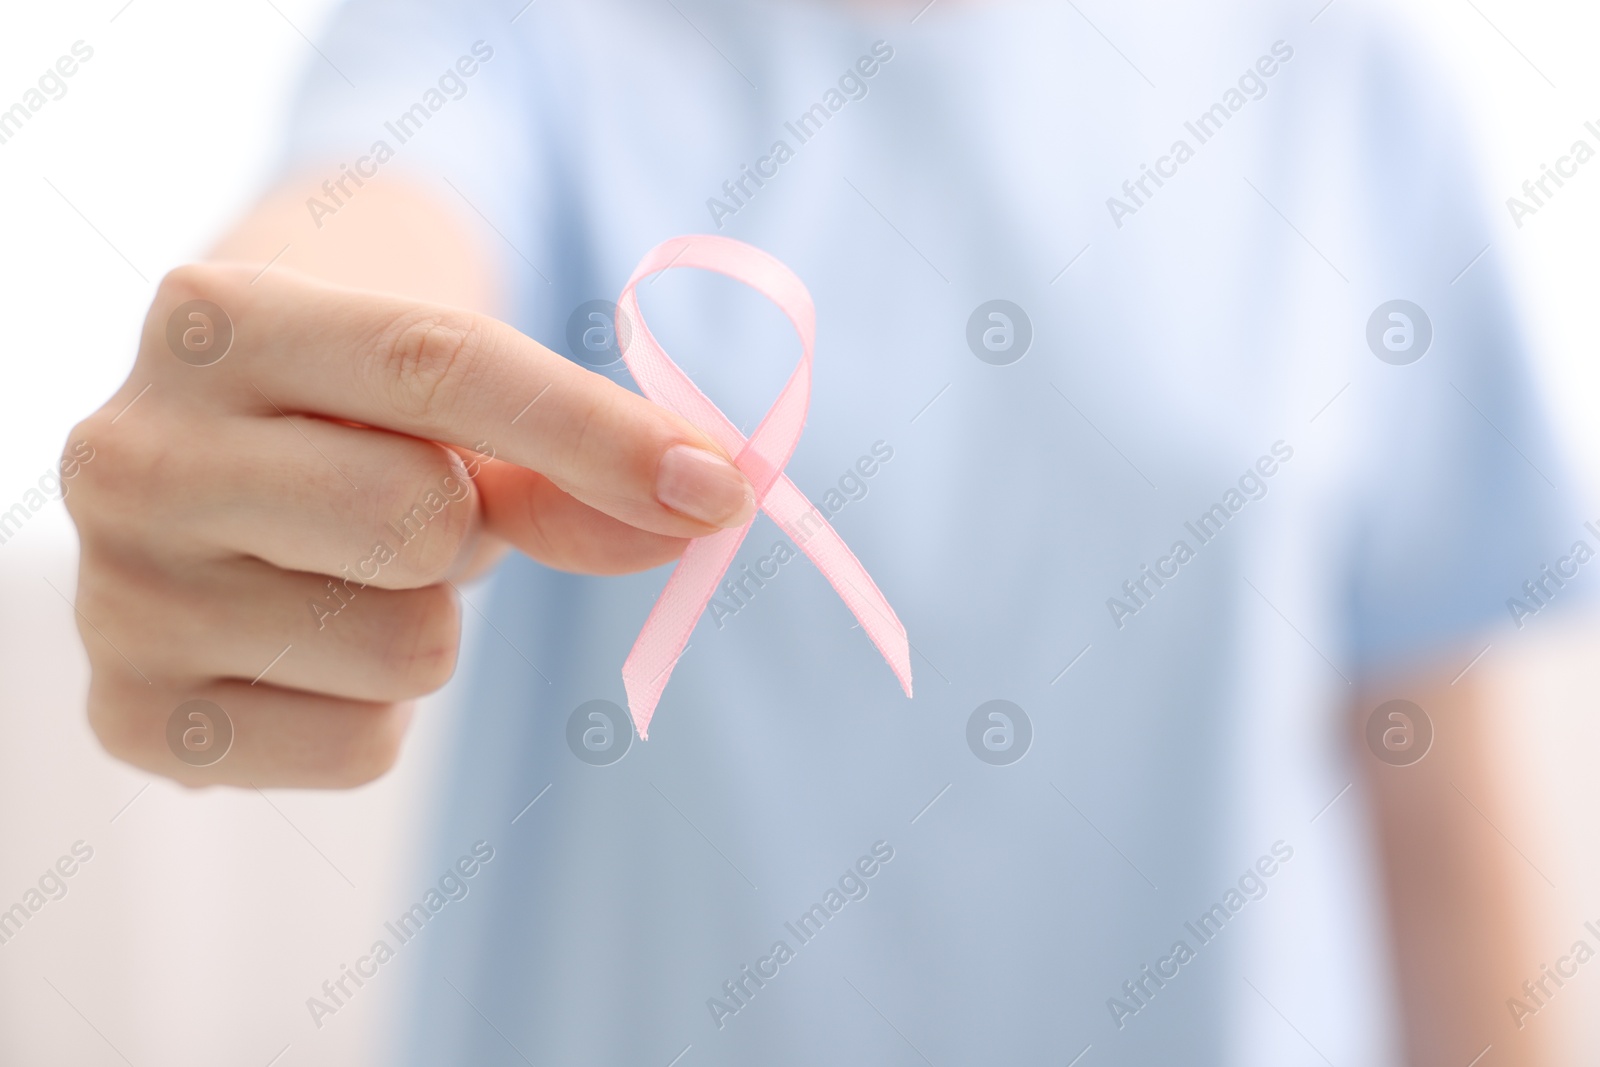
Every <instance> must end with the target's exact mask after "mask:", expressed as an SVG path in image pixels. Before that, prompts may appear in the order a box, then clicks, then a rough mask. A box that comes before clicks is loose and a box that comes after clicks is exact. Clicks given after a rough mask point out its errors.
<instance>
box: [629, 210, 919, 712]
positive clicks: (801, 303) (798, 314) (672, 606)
mask: <svg viewBox="0 0 1600 1067" xmlns="http://www.w3.org/2000/svg"><path fill="white" fill-rule="evenodd" d="M672 267H695V268H698V269H700V270H709V271H714V272H716V273H718V274H722V275H725V276H727V277H729V278H732V279H733V280H734V281H737V282H740V283H742V284H744V285H748V286H749V287H750V288H752V289H754V290H756V291H757V292H759V293H761V294H762V295H763V296H765V297H766V298H767V299H768V300H771V301H772V302H773V303H774V304H776V305H777V306H778V308H779V309H780V310H782V311H783V313H784V315H786V316H787V317H788V319H789V322H790V323H791V324H792V325H793V326H794V330H795V333H797V334H799V336H800V362H799V364H798V365H796V367H795V369H794V373H793V374H791V375H790V376H789V380H788V381H787V382H786V383H785V384H784V387H783V389H782V390H781V391H780V392H779V393H778V397H777V399H776V400H774V401H773V402H772V407H771V408H770V409H769V410H768V411H767V414H766V415H765V416H764V417H763V418H762V420H761V424H760V425H759V426H757V427H756V430H755V432H754V433H752V434H751V435H750V436H749V437H748V438H746V437H745V436H744V434H742V433H740V432H739V428H738V427H737V426H735V425H734V424H733V423H732V421H730V420H729V419H728V417H727V416H726V415H724V414H723V413H722V410H721V409H720V408H718V407H717V405H716V404H714V403H712V402H711V399H710V398H709V397H707V396H706V395H705V394H704V393H703V392H701V391H700V389H699V388H698V387H697V386H696V385H695V384H694V382H693V381H691V380H690V379H689V376H688V375H687V374H685V373H684V372H683V370H682V369H681V368H679V367H678V365H677V364H676V363H674V362H672V359H671V357H669V356H668V355H667V353H666V350H665V349H663V348H662V347H661V344H660V342H658V341H657V340H656V339H655V335H654V334H652V333H651V332H650V328H649V327H648V326H647V325H645V321H644V316H643V315H642V314H641V313H640V311H639V294H638V290H637V286H638V284H639V282H641V281H643V280H644V279H645V278H647V277H649V276H650V275H652V274H656V273H659V272H660V271H664V270H667V269H669V268H672ZM816 332H817V324H816V308H815V306H814V305H813V304H812V302H811V293H810V292H809V291H807V289H806V287H805V283H804V282H802V281H801V280H800V279H799V277H798V276H797V275H796V274H795V273H794V272H793V271H792V270H790V269H789V268H788V267H786V266H785V265H784V264H783V263H782V262H780V261H779V260H778V259H776V258H775V257H773V256H771V255H769V254H768V253H766V252H763V251H762V250H761V249H759V248H755V247H753V246H751V245H747V244H745V243H744V242H743V241H735V240H733V239H732V238H729V237H718V236H713V235H708V234H698V235H690V236H684V237H673V238H670V239H668V240H666V241H663V242H661V243H660V244H659V245H657V246H656V247H654V248H652V249H651V250H650V251H649V252H647V253H645V256H644V258H643V259H642V260H640V261H639V265H638V267H636V268H635V269H634V272H633V276H632V277H630V278H629V279H628V284H627V285H626V286H624V287H623V290H622V295H621V296H620V297H619V298H618V299H617V338H618V340H619V342H620V346H621V349H622V358H623V361H624V362H626V363H627V365H628V370H629V371H630V372H632V374H633V377H634V380H635V381H637V382H638V383H639V388H640V389H641V390H642V391H643V392H644V395H645V396H646V397H648V398H649V399H651V400H653V401H654V402H655V403H657V404H660V405H661V406H662V407H664V408H666V409H668V410H669V411H672V412H674V413H676V414H678V415H680V416H682V417H683V418H685V419H687V420H688V421H689V422H691V423H693V424H694V425H695V426H696V427H698V428H699V429H700V430H701V432H703V433H705V434H706V435H707V436H708V437H710V438H711V439H712V440H713V441H715V442H716V443H717V444H718V445H720V446H721V447H722V448H723V450H724V451H726V452H727V453H728V455H730V456H733V457H734V463H735V464H736V465H737V466H738V468H739V470H740V471H741V472H742V473H743V474H744V476H745V477H746V478H747V479H749V481H750V484H751V485H752V486H753V487H754V488H755V493H756V500H757V503H758V505H759V510H760V511H765V512H766V513H767V514H768V515H769V516H771V518H772V519H773V521H775V522H776V523H777V524H778V526H779V528H780V529H782V530H783V532H784V533H785V534H787V535H788V536H789V538H790V539H791V540H793V541H794V543H795V545H796V547H798V548H799V549H800V551H802V552H804V553H805V554H806V556H807V557H808V558H810V560H811V561H812V562H813V563H815V564H816V565H817V569H818V570H820V571H821V572H822V574H823V577H825V578H826V579H827V580H828V583H829V584H830V585H832V586H833V588H834V590H835V591H836V592H837V593H838V594H839V597H840V599H842V600H843V601H844V602H845V605H846V606H847V607H849V609H850V611H851V613H852V614H854V615H855V617H856V620H857V621H858V622H860V624H861V629H862V630H863V631H864V632H865V633H866V635H867V636H868V637H869V638H871V639H872V643H873V644H875V645H876V646H877V647H878V651H879V652H881V653H882V654H883V658H884V659H885V660H887V661H888V663H889V666H890V668H891V669H892V670H893V671H894V674H895V677H896V678H898V679H899V681H900V686H901V688H902V689H904V690H905V694H906V696H908V697H909V696H910V695H911V646H910V643H909V642H908V641H907V639H906V629H905V627H904V626H902V625H901V623H900V619H899V618H898V617H897V616H896V615H895V613H894V609H893V608H891V607H890V606H889V602H888V600H886V599H885V598H884V596H883V594H882V593H881V592H879V590H878V587H877V585H876V584H875V583H874V582H873V580H872V578H871V577H870V576H869V575H868V574H867V571H866V568H865V567H863V566H862V565H861V562H860V561H859V560H858V559H856V557H855V555H854V554H853V553H852V552H851V551H850V549H849V547H848V546H847V545H846V544H845V543H844V539H843V538H841V537H840V536H839V535H838V533H837V532H836V531H835V530H834V529H833V527H832V526H830V525H829V524H828V520H827V518H826V516H824V515H823V514H822V512H821V511H819V510H818V509H817V508H816V507H814V506H813V505H812V504H811V502H810V501H809V500H807V499H806V497H805V494H803V493H801V492H800V490H799V489H798V488H797V487H796V486H795V484H794V483H793V482H792V481H790V480H789V477H788V476H787V475H786V474H784V473H783V469H784V467H786V466H788V463H789V459H790V457H791V456H793V455H794V450H795V446H796V445H798V444H799V443H800V434H801V432H802V431H803V430H804V428H805V421H806V411H807V409H808V408H809V407H810V406H811V359H812V349H813V347H814V346H815V342H816ZM754 521H755V520H754V518H752V519H751V522H754ZM751 522H747V523H745V524H744V525H743V526H741V527H739V528H738V529H733V530H721V531H718V532H717V533H714V534H710V535H708V536H706V537H700V538H696V539H695V540H693V541H690V542H689V547H688V548H687V549H686V550H685V551H684V553H683V558H682V559H680V560H679V561H678V565H677V567H675V568H674V569H673V571H672V576H671V577H670V578H668V579H667V585H666V588H665V589H663V590H662V591H661V596H660V597H659V598H658V599H657V600H656V603H655V606H654V607H653V608H651V609H650V615H649V617H648V618H647V619H645V623H644V628H643V629H641V630H640V631H639V637H638V639H637V640H636V641H635V642H634V645H633V651H631V652H630V653H628V658H627V661H626V662H624V663H623V665H622V684H623V687H624V688H625V689H626V690H627V694H628V711H629V713H630V714H631V715H632V716H633V721H634V725H635V726H637V727H638V730H639V736H640V737H641V738H645V737H648V732H649V728H650V719H651V717H652V716H653V715H654V714H655V710H656V704H657V703H658V702H659V701H660V699H661V693H662V691H663V690H665V689H666V686H667V679H668V678H670V677H671V676H672V668H673V667H674V666H675V665H676V664H677V662H678V657H679V656H681V655H682V654H683V650H684V648H685V647H686V646H687V645H688V643H689V635H690V634H691V633H693V631H694V627H695V623H696V622H697V621H698V620H699V618H700V615H701V613H702V612H704V611H705V608H706V604H707V603H709V602H710V600H711V597H712V596H713V595H714V594H715V593H716V589H717V583H718V582H720V581H721V580H722V576H723V574H724V573H726V572H727V570H728V567H729V566H730V565H731V564H732V563H733V557H734V554H735V553H737V552H738V550H739V545H740V544H741V543H743V541H744V538H745V535H746V534H747V533H749V532H750V525H751Z"/></svg>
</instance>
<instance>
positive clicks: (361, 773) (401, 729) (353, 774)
mask: <svg viewBox="0 0 1600 1067" xmlns="http://www.w3.org/2000/svg"><path fill="white" fill-rule="evenodd" d="M412 711H413V708H412V705H411V704H409V703H395V704H380V705H375V706H371V707H367V708H364V709H362V710H361V711H360V712H359V713H358V714H360V715H361V716H362V718H361V720H360V721H359V723H358V724H356V725H355V727H354V728H353V729H350V730H348V731H347V732H346V733H345V734H344V735H343V737H342V738H341V739H340V740H339V741H338V742H337V743H336V744H335V745H333V746H332V747H331V748H330V750H329V751H328V752H327V762H326V763H325V765H324V767H323V768H322V774H321V777H322V778H323V779H324V780H325V781H326V784H327V785H329V786H331V787H334V788H341V789H352V788H354V787H356V786H360V785H366V784H367V783H368V782H371V781H374V780H375V779H378V778H381V777H383V776H384V775H385V774H387V773H388V772H389V771H390V770H392V769H393V768H394V765H395V763H397V762H398V761H399V759H400V750H401V748H402V747H403V746H404V743H405V738H406V731H407V730H408V729H409V727H410V725H411V716H412Z"/></svg>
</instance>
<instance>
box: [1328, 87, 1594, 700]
mask: <svg viewBox="0 0 1600 1067" xmlns="http://www.w3.org/2000/svg"><path fill="white" fill-rule="evenodd" d="M1375 64H1376V67H1377V69H1372V68H1370V67H1369V69H1368V70H1367V71H1366V72H1365V73H1366V75H1367V77H1365V78H1364V79H1362V82H1361V84H1362V85H1364V86H1365V88H1364V89H1362V90H1360V92H1361V93H1362V94H1363V98H1362V99H1361V100H1360V102H1359V105H1358V106H1359V107H1360V109H1361V112H1362V113H1361V115H1360V119H1359V122H1358V124H1357V128H1359V129H1362V130H1363V131H1364V140H1365V143H1364V145H1363V146H1362V148H1361V151H1362V153H1363V155H1364V158H1363V160H1362V163H1361V166H1362V167H1363V168H1364V169H1365V170H1366V172H1367V173H1368V175H1369V178H1368V180H1367V181H1366V182H1365V183H1364V185H1365V186H1366V188H1368V189H1371V190H1373V192H1372V193H1371V194H1370V196H1371V206H1370V208H1369V210H1368V211H1367V217H1368V219H1369V220H1370V225H1371V227H1372V235H1371V238H1370V240H1371V246H1372V248H1373V251H1374V254H1373V255H1370V256H1369V257H1368V259H1367V262H1368V263H1369V265H1370V270H1371V274H1372V277H1371V278H1369V279H1357V281H1358V283H1360V282H1363V281H1364V282H1366V283H1367V284H1365V285H1363V286H1362V289H1363V291H1364V293H1365V294H1366V298H1367V299H1366V301H1365V302H1364V303H1361V304H1360V305H1359V307H1358V309H1357V310H1358V312H1359V315H1360V316H1361V317H1362V318H1363V319H1364V320H1365V322H1364V323H1363V326H1364V327H1365V328H1364V329H1363V331H1362V333H1363V336H1362V338H1361V341H1360V342H1359V349H1358V352H1357V355H1356V359H1357V361H1358V362H1357V367H1356V369H1355V372H1354V375H1353V382H1352V385H1353V388H1354V389H1356V390H1359V395H1360V396H1361V398H1362V399H1361V403H1362V405H1363V407H1364V408H1365V410H1364V411H1362V412H1361V421H1360V425H1361V426H1363V427H1364V430H1363V432H1362V434H1361V440H1360V441H1359V442H1358V443H1357V444H1356V445H1355V446H1354V447H1355V448H1356V449H1357V450H1358V452H1359V458H1358V460H1357V462H1356V463H1355V464H1354V467H1353V471H1354V475H1353V477H1354V482H1353V487H1352V498H1351V499H1352V506H1351V509H1350V516H1349V518H1350V522H1351V527H1350V536H1349V542H1348V543H1349V545H1350V552H1351V559H1350V561H1349V562H1350V565H1349V570H1348V572H1347V573H1348V574H1349V586H1348V597H1347V604H1348V624H1349V627H1350V632H1349V642H1350V645H1351V647H1352V649H1353V651H1354V653H1355V660H1356V663H1357V665H1358V667H1359V668H1360V669H1362V670H1363V671H1365V672H1369V673H1370V672H1374V671H1382V670H1385V669H1388V668H1391V667H1395V666H1399V665H1401V664H1403V663H1406V662H1417V661H1420V660H1423V659H1427V658H1432V657H1436V656H1438V655H1439V654H1441V653H1447V654H1459V651H1460V649H1461V647H1462V646H1464V645H1466V644H1468V643H1469V642H1493V641H1496V640H1499V639H1503V638H1504V637H1509V636H1510V635H1511V634H1512V633H1514V632H1515V631H1516V630H1518V629H1522V628H1524V627H1526V626H1528V625H1532V622H1531V616H1530V615H1524V614H1522V613H1521V612H1520V611H1518V610H1514V606H1515V604H1516V603H1518V602H1520V603H1522V604H1523V605H1524V606H1525V607H1531V608H1533V609H1534V611H1533V614H1538V613H1539V612H1541V611H1542V610H1543V608H1544V607H1549V606H1560V607H1567V606H1570V605H1572V604H1575V603H1576V602H1578V601H1579V599H1580V595H1581V594H1582V582H1583V578H1584V577H1589V578H1590V580H1591V581H1592V580H1593V576H1584V575H1579V576H1578V577H1577V578H1576V579H1565V580H1563V585H1562V587H1559V588H1558V587H1557V586H1556V585H1554V584H1551V583H1548V582H1547V583H1545V585H1546V588H1547V590H1548V592H1547V593H1545V594H1542V595H1539V596H1538V597H1537V599H1538V600H1539V601H1540V602H1541V603H1539V604H1534V603H1532V602H1530V601H1529V600H1528V595H1527V593H1526V591H1525V587H1524V583H1525V582H1527V581H1529V580H1538V579H1540V578H1541V577H1542V573H1543V572H1542V570H1541V568H1543V567H1544V566H1545V565H1547V564H1548V565H1552V566H1553V565H1555V564H1556V563H1558V561H1559V560H1560V559H1562V558H1563V557H1568V556H1570V555H1571V554H1572V552H1573V549H1574V546H1575V543H1576V542H1577V541H1579V540H1582V541H1584V542H1586V543H1587V545H1588V548H1589V550H1591V551H1592V550H1594V549H1595V548H1597V547H1600V538H1596V537H1594V536H1593V535H1591V534H1589V533H1588V531H1587V530H1586V529H1585V528H1584V526H1583V523H1582V521H1581V519H1580V518H1579V515H1578V509H1577V507H1576V505H1575V502H1574V497H1573V494H1572V490H1573V489H1574V487H1575V482H1574V478H1573V476H1572V475H1571V473H1570V472H1569V471H1568V469H1567V468H1566V467H1565V466H1564V465H1563V464H1562V462H1561V459H1560V456H1559V454H1558V449H1557V447H1556V442H1555V436H1556V435H1555V433H1554V432H1553V430H1552V428H1551V426H1550V424H1549V422H1548V420H1547V419H1546V417H1545V415H1544V413H1543V412H1542V410H1541V404H1540V400H1539V395H1538V393H1539V390H1538V388H1537V387H1536V378H1535V374H1534V367H1533V365H1532V363H1531V361H1530V359H1529V351H1528V346H1527V342H1526V338H1525V336H1524V334H1523V331H1522V329H1521V328H1520V324H1519V323H1518V321H1517V319H1518V316H1517V313H1516V310H1515V308H1514V302H1513V300H1512V296H1511V291H1510V289H1509V287H1508V285H1507V283H1506V280H1505V277H1504V275H1503V273H1502V269H1501V264H1502V263H1503V262H1504V255H1505V253H1504V251H1503V249H1504V247H1505V246H1506V245H1507V244H1508V243H1509V242H1510V240H1511V239H1512V233H1513V232H1514V231H1512V230H1511V229H1510V228H1509V227H1497V226H1493V225H1491V224H1490V222H1489V221H1488V220H1489V219H1490V218H1492V216H1491V215H1490V213H1489V212H1488V211H1487V210H1486V208H1487V204H1486V202H1485V200H1484V199H1483V198H1482V197H1481V195H1480V194H1479V191H1478V190H1477V189H1476V188H1475V187H1474V182H1473V179H1472V174H1473V170H1474V167H1473V165H1472V159H1471V153H1470V152H1469V151H1467V150H1466V147H1465V139H1464V138H1463V137H1461V136H1460V135H1459V132H1458V127H1457V125H1456V124H1455V121H1454V118H1455V117H1454V114H1453V112H1452V109H1451V106H1450V105H1449V103H1448V102H1447V101H1445V100H1443V99H1441V98H1440V94H1439V91H1438V89H1437V86H1438V85H1439V84H1440V82H1441V80H1442V79H1439V78H1437V77H1430V76H1429V75H1427V74H1424V73H1422V72H1420V71H1419V70H1418V69H1417V65H1416V64H1415V63H1414V62H1410V61H1409V60H1400V59H1398V58H1394V57H1391V58H1389V59H1388V60H1387V61H1385V60H1383V59H1378V60H1376V61H1375ZM1474 256H1476V257H1477V258H1476V259H1474ZM1400 299H1404V300H1406V301H1408V302H1410V303H1411V305H1412V308H1411V309H1408V308H1407V307H1405V306H1404V305H1398V306H1396V305H1395V304H1392V303H1391V301H1398V300H1400ZM1413 309H1414V310H1413ZM1394 311H1399V312H1400V314H1401V315H1402V316H1403V317H1402V318H1398V319H1397V318H1393V317H1391V316H1392V313H1393V312H1394ZM1418 312H1420V314H1418ZM1390 330H1394V331H1397V332H1394V333H1390V334H1389V336H1388V337H1387V338H1386V337H1385V334H1386V333H1388V331H1390ZM1408 330H1409V333H1408ZM1428 334H1431V336H1426V335H1428ZM1408 343H1409V345H1410V346H1411V348H1410V350H1409V351H1395V350H1394V349H1400V348H1403V347H1404V346H1405V345H1407V344H1408ZM1424 344H1426V350H1425V351H1423V352H1422V353H1421V355H1420V357H1419V358H1417V359H1416V360H1415V361H1414V362H1407V360H1409V359H1410V357H1411V355H1412V354H1413V353H1416V352H1417V351H1418V350H1420V349H1422V348H1423V346H1424ZM1391 346H1393V347H1392V348H1391ZM1380 352H1382V353H1385V354H1383V355H1381V354H1379V353H1380ZM1386 357H1387V358H1386ZM1569 566H1570V565H1569ZM1594 569H1595V570H1596V571H1600V567H1596V568H1594ZM1497 635H1500V636H1498V637H1497Z"/></svg>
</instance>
